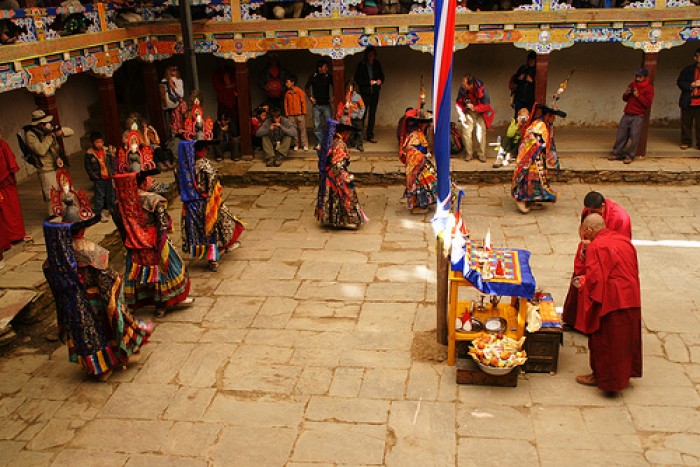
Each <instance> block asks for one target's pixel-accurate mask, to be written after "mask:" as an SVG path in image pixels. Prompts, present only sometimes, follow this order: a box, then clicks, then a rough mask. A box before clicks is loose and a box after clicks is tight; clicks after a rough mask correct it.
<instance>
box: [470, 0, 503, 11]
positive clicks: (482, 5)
mask: <svg viewBox="0 0 700 467" xmlns="http://www.w3.org/2000/svg"><path fill="white" fill-rule="evenodd" d="M467 8H469V9H470V10H471V11H494V10H498V3H496V0H467Z"/></svg>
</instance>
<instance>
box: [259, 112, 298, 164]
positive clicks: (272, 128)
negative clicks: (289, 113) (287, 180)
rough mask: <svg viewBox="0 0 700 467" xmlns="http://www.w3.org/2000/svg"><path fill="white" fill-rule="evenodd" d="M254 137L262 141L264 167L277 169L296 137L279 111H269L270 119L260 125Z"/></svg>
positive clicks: (294, 131)
mask: <svg viewBox="0 0 700 467" xmlns="http://www.w3.org/2000/svg"><path fill="white" fill-rule="evenodd" d="M256 136H259V137H260V138H261V139H262V146H263V152H264V153H265V165H266V166H268V167H272V166H274V167H279V166H280V165H282V160H283V159H284V158H285V157H287V153H288V152H289V147H290V146H291V145H292V141H293V140H294V138H296V137H297V131H296V130H295V129H294V125H292V122H290V121H289V119H288V118H286V117H283V116H282V113H281V112H280V110H279V109H272V110H271V111H270V119H269V120H267V121H266V122H265V123H263V124H262V126H261V127H260V129H258V131H257V133H256Z"/></svg>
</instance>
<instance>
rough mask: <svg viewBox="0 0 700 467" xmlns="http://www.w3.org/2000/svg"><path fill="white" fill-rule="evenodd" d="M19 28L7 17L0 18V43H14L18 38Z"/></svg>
mask: <svg viewBox="0 0 700 467" xmlns="http://www.w3.org/2000/svg"><path fill="white" fill-rule="evenodd" d="M20 32H21V29H20V28H19V27H18V26H17V25H16V24H15V23H13V22H12V21H10V20H9V19H3V20H0V44H2V45H8V44H14V43H15V42H17V39H19V35H20Z"/></svg>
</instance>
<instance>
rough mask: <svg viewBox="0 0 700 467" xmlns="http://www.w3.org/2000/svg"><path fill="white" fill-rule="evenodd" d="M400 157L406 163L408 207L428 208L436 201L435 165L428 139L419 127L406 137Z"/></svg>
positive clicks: (405, 194)
mask: <svg viewBox="0 0 700 467" xmlns="http://www.w3.org/2000/svg"><path fill="white" fill-rule="evenodd" d="M399 159H400V160H401V162H402V163H403V164H405V165H406V191H405V192H404V198H406V207H407V208H408V209H414V208H427V207H428V206H430V205H431V204H433V203H435V200H436V192H437V177H436V175H435V165H434V164H433V161H432V158H431V156H430V154H429V153H428V140H427V139H426V137H425V134H424V133H423V132H422V131H421V130H420V129H419V128H415V129H413V131H411V132H410V133H408V134H407V135H406V137H405V138H404V140H403V144H402V145H401V150H400V152H399Z"/></svg>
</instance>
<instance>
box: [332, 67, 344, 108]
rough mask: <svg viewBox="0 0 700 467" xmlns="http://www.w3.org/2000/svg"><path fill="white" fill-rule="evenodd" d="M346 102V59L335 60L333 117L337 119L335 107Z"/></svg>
mask: <svg viewBox="0 0 700 467" xmlns="http://www.w3.org/2000/svg"><path fill="white" fill-rule="evenodd" d="M344 100H345V59H344V58H339V59H336V58H334V59H333V105H332V106H331V117H332V118H335V107H337V106H338V103H339V102H343V101H344Z"/></svg>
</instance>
